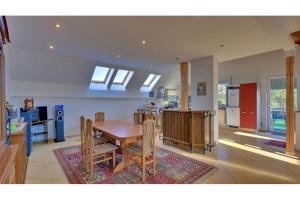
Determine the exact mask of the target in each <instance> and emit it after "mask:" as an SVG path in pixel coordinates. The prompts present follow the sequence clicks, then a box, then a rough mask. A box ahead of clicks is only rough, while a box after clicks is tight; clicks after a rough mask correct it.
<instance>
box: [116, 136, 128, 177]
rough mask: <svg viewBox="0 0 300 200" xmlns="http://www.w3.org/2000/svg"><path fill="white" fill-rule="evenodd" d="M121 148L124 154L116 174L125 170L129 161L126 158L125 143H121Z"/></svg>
mask: <svg viewBox="0 0 300 200" xmlns="http://www.w3.org/2000/svg"><path fill="white" fill-rule="evenodd" d="M120 147H121V152H122V160H121V162H119V163H118V164H117V166H116V167H115V169H114V173H116V172H119V171H121V170H123V169H124V168H125V163H126V161H127V159H126V158H127V156H126V150H125V148H126V145H125V144H124V142H120Z"/></svg>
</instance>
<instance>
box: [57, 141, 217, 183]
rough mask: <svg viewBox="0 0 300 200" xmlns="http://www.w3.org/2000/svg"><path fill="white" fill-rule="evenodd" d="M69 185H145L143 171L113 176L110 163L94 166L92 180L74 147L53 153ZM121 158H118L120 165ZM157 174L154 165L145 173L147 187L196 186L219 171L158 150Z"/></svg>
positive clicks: (138, 169)
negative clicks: (154, 185) (197, 182)
mask: <svg viewBox="0 0 300 200" xmlns="http://www.w3.org/2000/svg"><path fill="white" fill-rule="evenodd" d="M54 153H55V155H56V157H57V158H58V160H59V162H60V164H61V166H62V167H63V170H64V172H65V174H66V176H67V177H68V180H69V182H70V183H74V184H83V183H96V184H138V183H143V182H142V181H141V178H140V174H141V170H140V168H139V167H138V166H137V165H135V164H133V165H132V166H130V167H128V168H127V169H124V170H122V171H120V172H117V173H112V170H111V163H108V165H109V166H108V165H107V164H98V165H96V166H95V168H94V169H95V171H94V175H93V177H90V176H89V175H88V174H87V172H86V170H85V168H84V167H83V166H82V164H81V162H80V161H81V153H80V146H72V147H66V148H61V149H56V150H54ZM121 158H122V156H121V155H120V154H117V158H116V160H117V162H118V161H120V159H121ZM156 168H157V173H156V175H155V176H153V175H152V166H151V164H150V165H149V166H148V167H147V170H146V172H147V173H146V181H145V182H144V183H147V184H181V183H185V184H187V183H193V182H195V181H197V180H199V179H200V178H203V177H205V176H207V175H208V174H211V173H213V172H214V171H215V170H216V167H214V166H212V165H208V164H206V163H203V162H200V161H197V160H194V159H191V158H188V157H185V156H182V155H179V154H177V153H174V152H171V151H168V150H165V149H162V148H159V147H157V166H156Z"/></svg>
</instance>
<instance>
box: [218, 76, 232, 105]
mask: <svg viewBox="0 0 300 200" xmlns="http://www.w3.org/2000/svg"><path fill="white" fill-rule="evenodd" d="M219 85H225V86H226V88H225V101H226V102H225V104H220V103H219V98H220V95H219ZM228 86H230V81H229V80H224V81H219V83H218V108H219V109H225V108H226V107H227V101H228V99H227V88H228Z"/></svg>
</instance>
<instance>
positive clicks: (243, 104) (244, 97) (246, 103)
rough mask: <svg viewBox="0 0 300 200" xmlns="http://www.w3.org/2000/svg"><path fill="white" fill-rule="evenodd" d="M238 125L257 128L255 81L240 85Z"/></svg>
mask: <svg viewBox="0 0 300 200" xmlns="http://www.w3.org/2000/svg"><path fill="white" fill-rule="evenodd" d="M240 127H241V128H249V129H257V83H246V84H241V85H240Z"/></svg>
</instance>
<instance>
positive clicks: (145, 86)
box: [140, 74, 161, 92]
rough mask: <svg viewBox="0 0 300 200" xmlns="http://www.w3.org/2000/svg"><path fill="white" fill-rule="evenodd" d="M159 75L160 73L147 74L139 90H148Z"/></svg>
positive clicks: (157, 79)
mask: <svg viewBox="0 0 300 200" xmlns="http://www.w3.org/2000/svg"><path fill="white" fill-rule="evenodd" d="M160 77H161V75H158V74H149V75H148V77H147V79H146V80H145V82H144V84H143V86H142V87H141V89H140V90H141V91H142V92H150V91H151V90H152V88H153V87H154V86H155V84H156V83H157V82H158V81H159V79H160Z"/></svg>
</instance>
